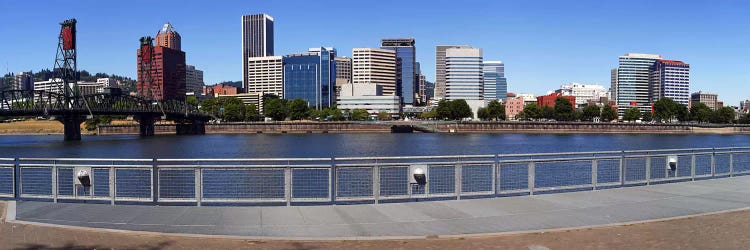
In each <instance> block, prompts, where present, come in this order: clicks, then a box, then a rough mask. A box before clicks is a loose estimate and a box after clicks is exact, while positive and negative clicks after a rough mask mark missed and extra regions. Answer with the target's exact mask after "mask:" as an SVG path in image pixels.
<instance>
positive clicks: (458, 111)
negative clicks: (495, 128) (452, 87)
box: [450, 99, 474, 120]
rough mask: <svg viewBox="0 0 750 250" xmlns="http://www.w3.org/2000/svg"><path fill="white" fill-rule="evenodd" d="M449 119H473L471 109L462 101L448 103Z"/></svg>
mask: <svg viewBox="0 0 750 250" xmlns="http://www.w3.org/2000/svg"><path fill="white" fill-rule="evenodd" d="M450 111H451V119H453V120H461V119H463V118H468V117H473V116H474V113H473V112H471V107H469V104H468V103H466V100H464V99H457V100H453V101H451V102H450Z"/></svg>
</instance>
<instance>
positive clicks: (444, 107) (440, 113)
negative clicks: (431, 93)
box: [435, 100, 451, 119]
mask: <svg viewBox="0 0 750 250" xmlns="http://www.w3.org/2000/svg"><path fill="white" fill-rule="evenodd" d="M450 105H451V104H450V101H448V100H440V102H438V106H437V108H436V109H435V112H437V118H438V119H449V118H450V117H451V107H450Z"/></svg>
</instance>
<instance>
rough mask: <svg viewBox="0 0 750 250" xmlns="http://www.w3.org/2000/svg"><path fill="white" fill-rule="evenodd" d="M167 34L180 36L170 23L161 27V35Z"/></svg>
mask: <svg viewBox="0 0 750 250" xmlns="http://www.w3.org/2000/svg"><path fill="white" fill-rule="evenodd" d="M167 33H174V34H179V33H177V31H175V30H174V26H172V24H171V23H169V22H167V23H165V24H164V26H162V27H161V30H159V34H167Z"/></svg>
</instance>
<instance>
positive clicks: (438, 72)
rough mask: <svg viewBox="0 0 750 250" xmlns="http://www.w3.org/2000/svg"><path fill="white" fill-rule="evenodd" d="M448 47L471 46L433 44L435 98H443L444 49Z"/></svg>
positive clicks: (463, 46) (462, 46) (465, 46)
mask: <svg viewBox="0 0 750 250" xmlns="http://www.w3.org/2000/svg"><path fill="white" fill-rule="evenodd" d="M449 48H471V47H470V46H467V45H437V46H435V98H437V99H443V98H445V51H446V50H447V49H449Z"/></svg>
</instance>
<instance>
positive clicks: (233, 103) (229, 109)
mask: <svg viewBox="0 0 750 250" xmlns="http://www.w3.org/2000/svg"><path fill="white" fill-rule="evenodd" d="M218 102H219V104H220V105H221V106H222V107H223V108H224V112H223V114H222V118H223V119H224V120H226V121H230V122H239V121H244V120H245V104H244V103H242V100H240V99H238V98H237V97H221V98H218Z"/></svg>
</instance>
